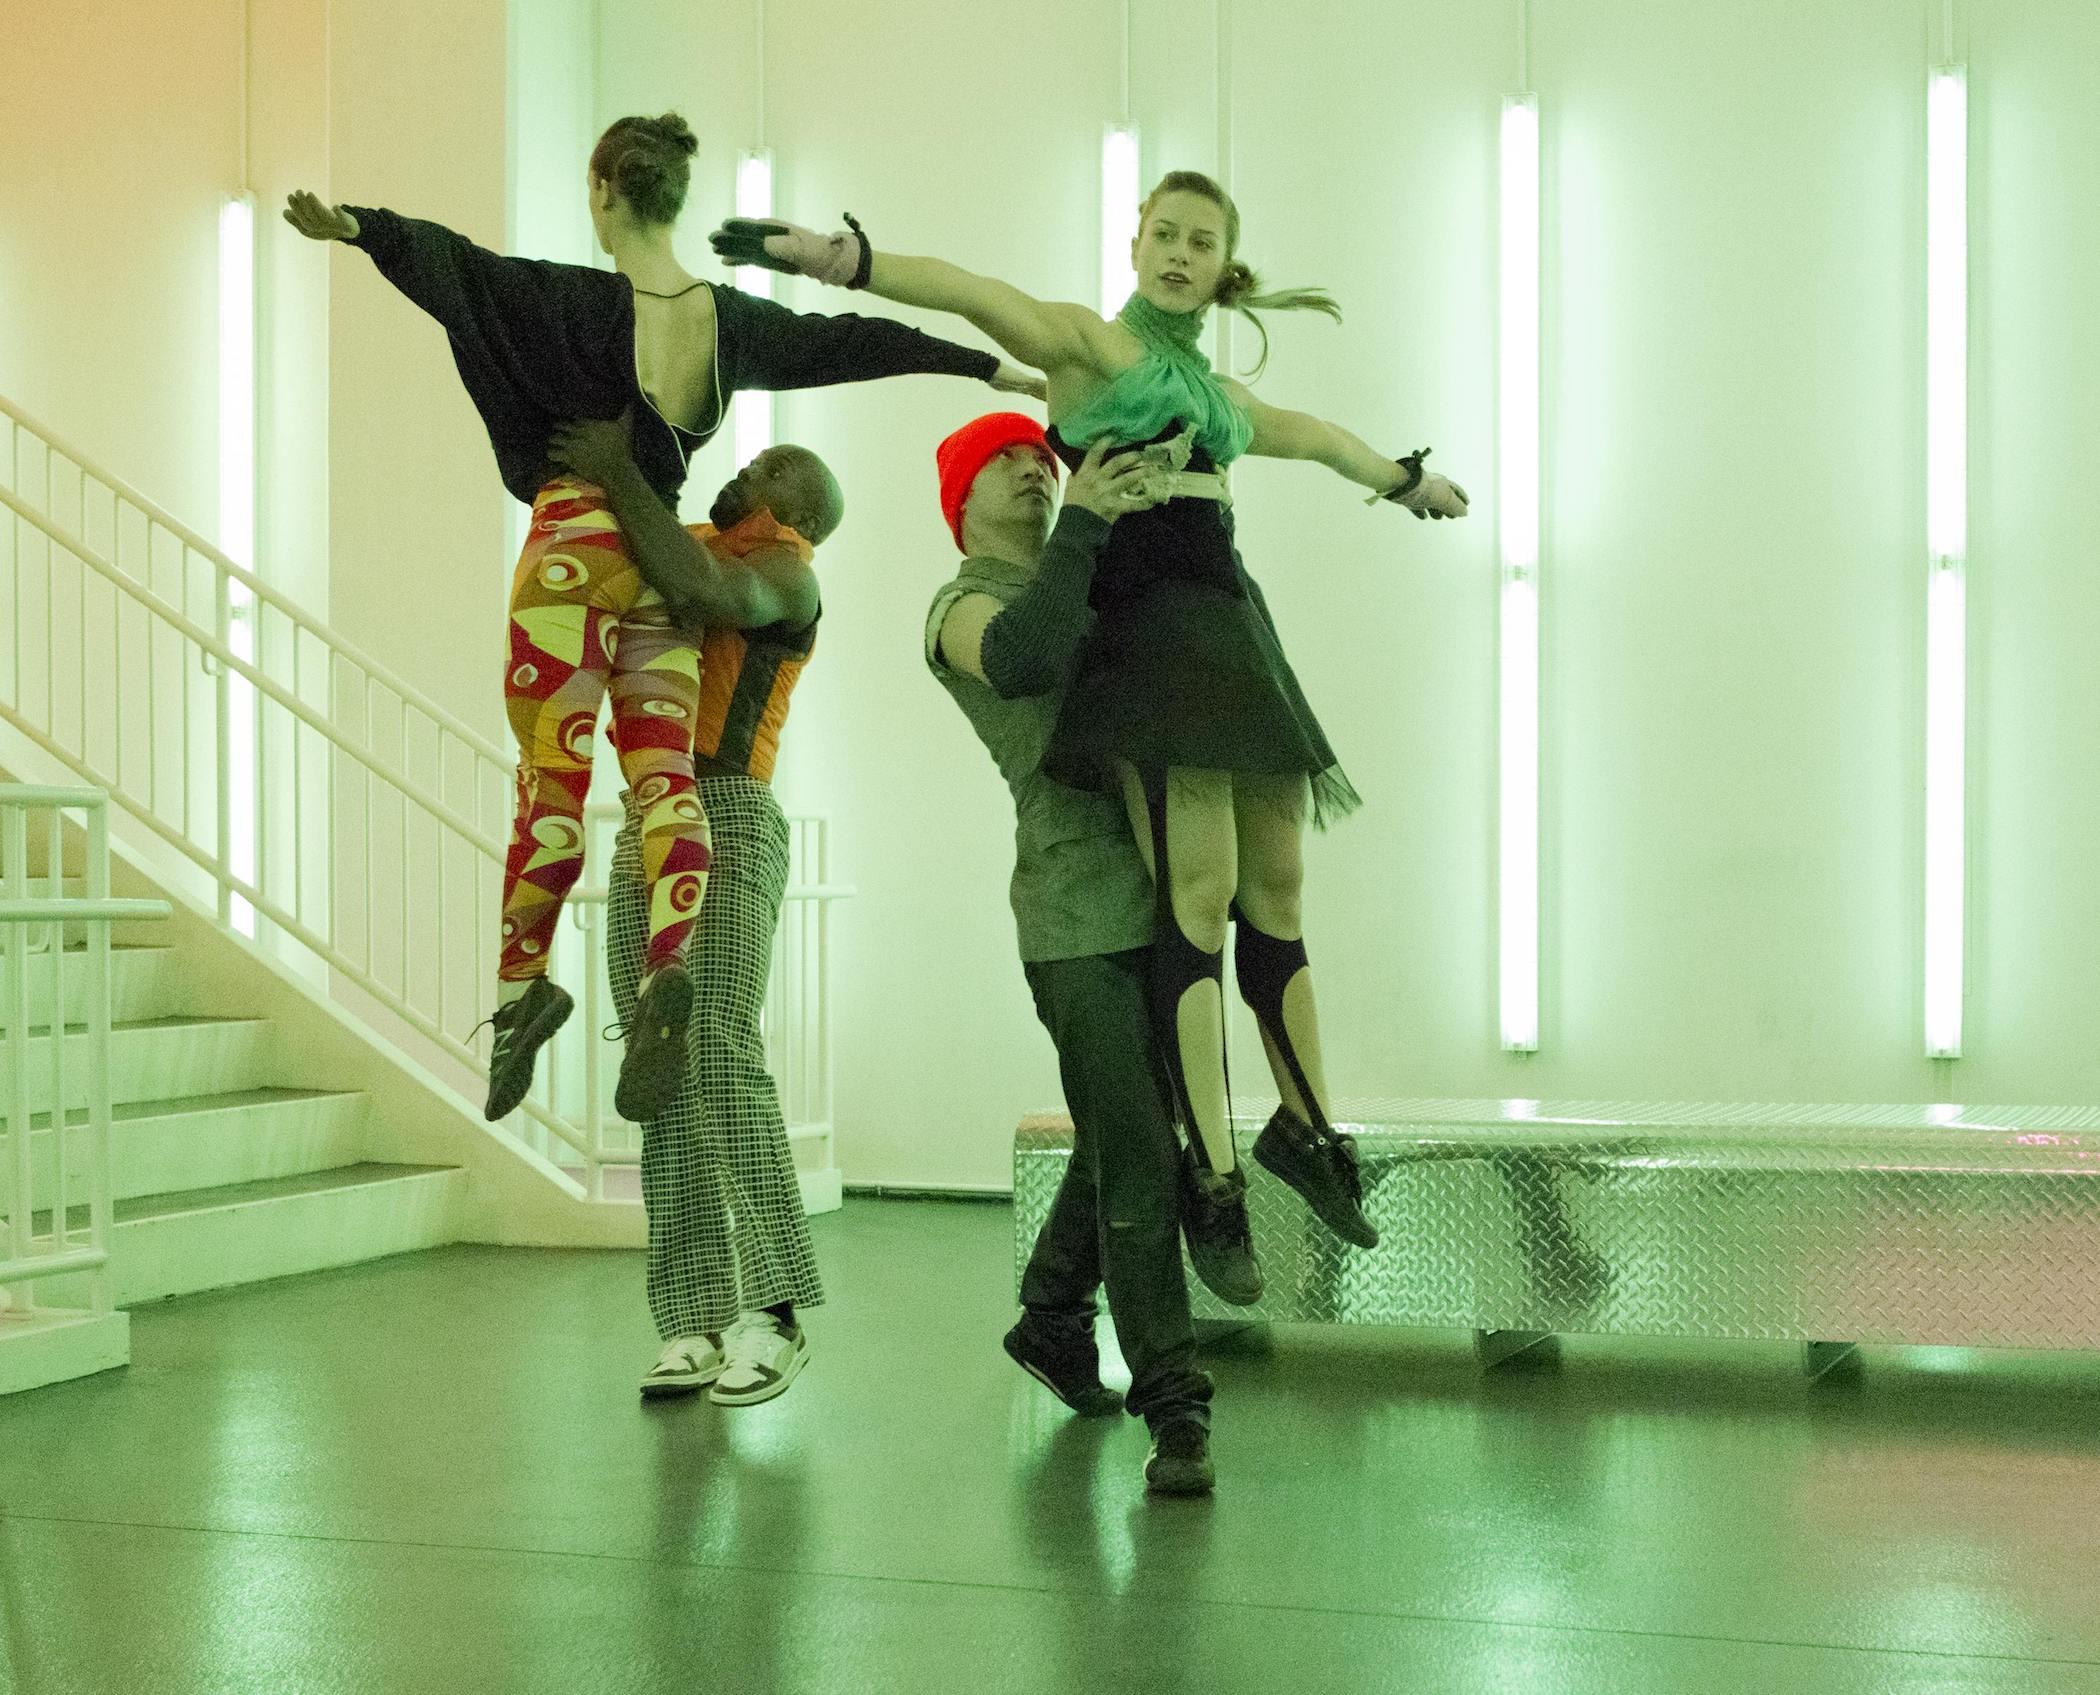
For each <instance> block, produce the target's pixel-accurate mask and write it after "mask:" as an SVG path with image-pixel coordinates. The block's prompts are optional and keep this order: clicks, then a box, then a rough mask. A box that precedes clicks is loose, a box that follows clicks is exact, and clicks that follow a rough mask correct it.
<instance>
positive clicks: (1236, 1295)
mask: <svg viewBox="0 0 2100 1695" xmlns="http://www.w3.org/2000/svg"><path fill="white" fill-rule="evenodd" d="M1189 1264H1190V1265H1191V1266H1193V1267H1194V1268H1195V1271H1196V1276H1197V1278H1198V1279H1199V1280H1200V1281H1201V1282H1202V1284H1203V1287H1204V1288H1206V1289H1208V1290H1209V1291H1210V1292H1211V1293H1212V1294H1213V1295H1215V1296H1217V1297H1218V1299H1219V1300H1221V1301H1223V1302H1224V1303H1225V1304H1226V1305H1227V1306H1229V1307H1251V1306H1258V1305H1259V1304H1260V1302H1261V1298H1262V1296H1263V1295H1264V1294H1266V1293H1267V1292H1268V1290H1267V1286H1266V1285H1265V1284H1261V1283H1257V1284H1255V1285H1254V1289H1253V1292H1252V1293H1251V1294H1250V1293H1249V1292H1248V1291H1246V1290H1244V1289H1229V1288H1227V1287H1226V1286H1225V1285H1224V1284H1222V1283H1218V1282H1214V1281H1213V1280H1212V1278H1211V1276H1210V1273H1209V1272H1207V1271H1205V1270H1204V1269H1203V1262H1202V1261H1201V1260H1199V1259H1197V1258H1196V1255H1195V1253H1194V1251H1193V1250H1191V1251H1190V1254H1189Z"/></svg>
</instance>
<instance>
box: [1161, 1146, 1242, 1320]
mask: <svg viewBox="0 0 2100 1695" xmlns="http://www.w3.org/2000/svg"><path fill="white" fill-rule="evenodd" d="M1181 1230H1182V1234H1183V1235H1184V1236H1186V1237H1187V1238H1188V1244H1189V1263H1190V1264H1191V1265H1193V1266H1194V1267H1195V1268H1196V1275H1197V1276H1198V1277H1200V1278H1202V1279H1203V1282H1204V1286H1205V1287H1206V1288H1208V1289H1209V1290H1210V1292H1211V1293H1212V1294H1213V1295H1216V1296H1217V1297H1218V1299H1219V1300H1221V1301H1227V1302H1230V1303H1231V1304H1232V1305H1233V1306H1236V1307H1251V1306H1252V1305H1254V1303H1255V1302H1256V1301H1258V1300H1260V1299H1261V1267H1260V1266H1258V1265H1257V1264H1255V1263H1254V1233H1253V1231H1252V1229H1251V1228H1250V1227H1249V1225H1248V1223H1247V1173H1246V1172H1245V1171H1243V1170H1242V1169H1241V1168H1240V1167H1238V1166H1234V1167H1233V1168H1232V1170H1231V1171H1229V1172H1227V1173H1226V1174H1225V1175H1224V1176H1222V1177H1220V1176H1219V1175H1218V1174H1217V1173H1216V1172H1215V1171H1213V1170H1211V1168H1210V1167H1209V1166H1207V1165H1205V1164H1204V1163H1203V1162H1202V1161H1201V1160H1199V1159H1197V1158H1196V1156H1195V1153H1194V1152H1193V1151H1192V1150H1190V1149H1188V1148H1184V1149H1182V1150H1181Z"/></svg>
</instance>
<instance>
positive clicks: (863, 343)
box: [716, 289, 1042, 394]
mask: <svg viewBox="0 0 2100 1695" xmlns="http://www.w3.org/2000/svg"><path fill="white" fill-rule="evenodd" d="M716 300H717V303H718V307H719V308H720V309H721V310H722V312H723V318H722V324H723V330H724V333H725V335H727V334H729V333H732V332H733V333H734V334H735V336H736V355H735V363H736V366H737V383H738V386H739V387H743V388H762V389H796V388H823V387H828V386H830V385H831V384H833V383H859V382H871V381H873V380H875V379H877V378H881V377H903V376H912V375H915V374H926V375H932V376H951V377H974V378H976V379H977V380H978V381H979V382H984V383H989V384H990V385H991V386H992V387H993V388H996V389H1000V390H1002V391H1004V392H1007V393H1015V394H1029V393H1040V391H1041V388H1042V383H1041V380H1040V379H1039V378H1031V374H1030V373H1028V372H1025V371H1021V370H1018V369H1016V367H1014V366H1012V365H1009V364H1007V363H1006V362H1005V361H1004V360H1002V359H1000V358H999V356H998V355H997V354H995V353H989V352H986V351H985V350H983V349H981V348H976V347H964V346H962V345H961V344H959V343H957V342H952V341H944V340H942V339H941V338H940V337H939V336H933V335H928V334H926V333H925V332H924V331H923V330H915V329H913V328H912V327H911V326H910V325H909V324H900V323H898V322H897V321H896V320H895V319H892V318H864V317H861V316H859V315H858V314H856V313H852V312H840V313H837V314H831V313H823V312H791V311H789V310H788V309H787V308H786V307H785V306H781V305H777V304H776V303H774V302H773V301H770V300H766V299H763V298H761V297H760V296H757V295H752V294H745V293H743V292H742V291H741V290H730V289H724V290H721V291H718V293H717V295H716Z"/></svg>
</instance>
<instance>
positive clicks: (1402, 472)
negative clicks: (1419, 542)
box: [1371, 447, 1472, 518]
mask: <svg viewBox="0 0 2100 1695" xmlns="http://www.w3.org/2000/svg"><path fill="white" fill-rule="evenodd" d="M1428 457H1429V449H1428V448H1426V447H1425V448H1422V449H1420V450H1419V451H1417V452H1414V453H1410V454H1409V455H1408V456H1407V457H1406V458H1405V459H1399V460H1395V461H1394V463H1393V472H1394V478H1393V486H1392V487H1391V488H1389V489H1388V490H1386V492H1385V493H1384V494H1374V495H1373V496H1372V497H1371V498H1372V499H1373V500H1374V501H1376V500H1390V501H1391V502H1392V503H1393V504H1394V505H1395V506H1404V507H1406V508H1407V509H1408V511H1410V512H1412V513H1413V514H1414V515H1415V516H1416V517H1417V518H1463V517H1464V516H1465V515H1466V514H1467V512H1468V511H1469V510H1471V506H1472V503H1471V502H1470V501H1469V500H1468V499H1467V498H1466V491H1465V490H1464V489H1462V488H1460V487H1459V486H1458V484H1456V483H1454V482H1453V481H1452V480H1451V479H1450V478H1449V477H1447V476H1444V475H1443V474H1442V473H1440V472H1437V471H1432V470H1430V469H1428V468H1427V467H1426V466H1424V465H1423V463H1422V461H1423V460H1425V459H1427V458H1428Z"/></svg>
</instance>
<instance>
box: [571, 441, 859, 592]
mask: <svg viewBox="0 0 2100 1695" xmlns="http://www.w3.org/2000/svg"><path fill="white" fill-rule="evenodd" d="M548 454H549V456H550V457H551V458H552V459H553V460H554V462H555V463H556V464H558V465H564V466H566V467H567V468H568V469H570V470H572V471H574V472H575V473H576V474H577V475H578V476H580V477H583V478H586V479H587V480H589V481H591V482H594V483H596V484H597V485H598V486H599V487H600V488H601V489H603V490H604V491H605V503H606V505H608V506H610V507H611V508H612V513H613V516H614V517H615V518H617V519H619V521H620V531H621V534H622V535H624V536H625V537H626V538H627V545H628V547H629V548H631V549H632V550H633V552H634V562H635V565H636V566H637V567H638V568H639V569H640V571H641V573H642V578H643V580H644V581H645V582H647V583H648V584H649V586H650V587H651V588H653V589H655V590H656V592H657V593H658V594H660V595H662V596H663V597H664V604H665V605H666V606H668V607H669V608H670V609H671V617H672V619H673V620H674V621H675V622H676V623H678V624H680V625H683V626H685V627H687V628H697V627H698V626H700V625H702V624H727V625H729V626H731V627H732V628H734V629H739V630H758V629H764V628H765V627H766V626H767V625H768V624H780V623H786V624H792V625H794V626H795V627H796V628H798V629H799V628H800V627H802V626H803V625H805V624H808V623H809V622H810V621H811V620H813V619H814V618H815V617H816V615H817V574H816V572H814V571H812V570H811V569H810V567H809V562H808V561H807V560H805V559H804V558H803V557H802V555H801V554H799V553H797V552H796V551H795V550H794V549H793V548H791V547H787V546H782V547H780V548H777V549H774V548H766V549H762V550H760V551H759V552H756V553H753V554H752V555H750V557H749V558H747V559H745V560H744V561H743V562H742V563H741V564H740V565H738V566H737V567H736V568H735V569H730V568H728V567H725V566H724V565H723V564H722V562H721V561H720V560H718V559H716V558H715V556H714V555H713V554H712V553H710V552H708V550H707V549H706V548H705V547H704V546H703V545H701V542H700V540H699V538H698V537H696V536H694V535H693V533H692V532H691V531H690V530H688V529H687V528H686V527H685V526H684V525H683V524H681V523H680V522H679V521H678V515H677V513H675V512H673V511H672V510H671V509H670V508H669V507H668V506H666V505H665V504H664V503H663V499H662V497H661V496H660V495H658V494H657V492H656V491H655V490H654V489H652V488H651V487H650V486H649V485H648V483H647V482H646V481H645V480H644V479H643V477H642V473H641V472H640V470H639V469H637V468H636V466H635V463H634V455H633V453H632V452H631V450H630V449H629V446H628V439H627V421H626V420H625V419H624V418H623V419H619V420H615V421H608V420H605V419H587V420H583V421H581V422H577V423H571V424H564V425H563V426H562V427H561V428H559V429H557V430H556V431H555V432H554V439H553V441H552V442H551V443H550V444H549V446H548Z"/></svg>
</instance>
